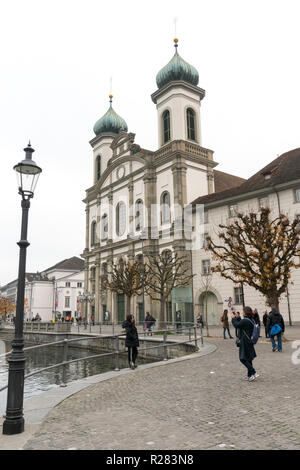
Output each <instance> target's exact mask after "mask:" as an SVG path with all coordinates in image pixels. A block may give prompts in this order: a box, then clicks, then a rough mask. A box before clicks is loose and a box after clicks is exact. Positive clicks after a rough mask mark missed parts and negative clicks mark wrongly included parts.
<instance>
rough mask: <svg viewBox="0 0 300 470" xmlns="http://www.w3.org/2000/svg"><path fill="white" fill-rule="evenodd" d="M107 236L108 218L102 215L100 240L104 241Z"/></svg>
mask: <svg viewBox="0 0 300 470" xmlns="http://www.w3.org/2000/svg"><path fill="white" fill-rule="evenodd" d="M107 236H108V217H107V214H104V215H103V216H102V218H101V240H106V239H107Z"/></svg>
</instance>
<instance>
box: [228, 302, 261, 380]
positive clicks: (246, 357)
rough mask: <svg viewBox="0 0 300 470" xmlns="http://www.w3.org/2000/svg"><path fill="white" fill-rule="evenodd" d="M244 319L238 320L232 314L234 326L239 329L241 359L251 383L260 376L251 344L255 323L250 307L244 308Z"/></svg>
mask: <svg viewBox="0 0 300 470" xmlns="http://www.w3.org/2000/svg"><path fill="white" fill-rule="evenodd" d="M243 316H244V318H243V319H241V318H237V317H236V315H235V314H232V316H231V318H232V324H233V326H234V327H235V328H237V329H238V338H239V340H240V347H239V358H240V361H241V363H242V364H243V365H244V366H245V367H246V368H247V369H248V376H247V377H245V378H246V379H248V381H249V382H252V380H255V379H256V378H257V377H259V375H258V374H257V373H256V370H255V369H254V367H253V364H252V361H253V359H254V358H255V357H256V352H255V349H254V345H253V343H252V342H251V336H252V333H253V328H254V322H253V320H252V309H251V308H250V307H244V310H243Z"/></svg>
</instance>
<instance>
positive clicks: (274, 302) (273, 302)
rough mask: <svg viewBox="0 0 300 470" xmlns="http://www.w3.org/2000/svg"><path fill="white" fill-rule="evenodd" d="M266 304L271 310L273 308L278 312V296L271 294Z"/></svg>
mask: <svg viewBox="0 0 300 470" xmlns="http://www.w3.org/2000/svg"><path fill="white" fill-rule="evenodd" d="M267 302H268V304H269V305H270V307H271V308H275V309H276V310H277V311H278V312H279V298H278V295H276V294H272V295H268V296H267Z"/></svg>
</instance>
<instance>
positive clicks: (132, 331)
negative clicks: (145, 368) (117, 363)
mask: <svg viewBox="0 0 300 470" xmlns="http://www.w3.org/2000/svg"><path fill="white" fill-rule="evenodd" d="M122 328H124V329H125V330H126V339H125V346H126V348H128V363H129V367H130V368H131V369H136V368H137V365H136V358H137V355H138V349H137V348H138V347H139V345H140V343H139V336H138V332H137V329H136V326H135V320H134V315H127V317H126V320H125V321H124V322H123V323H122Z"/></svg>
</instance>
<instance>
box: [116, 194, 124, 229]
mask: <svg viewBox="0 0 300 470" xmlns="http://www.w3.org/2000/svg"><path fill="white" fill-rule="evenodd" d="M116 226H117V235H118V236H122V235H123V234H124V232H125V229H126V206H125V204H124V202H119V203H118V205H117V210H116Z"/></svg>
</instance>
